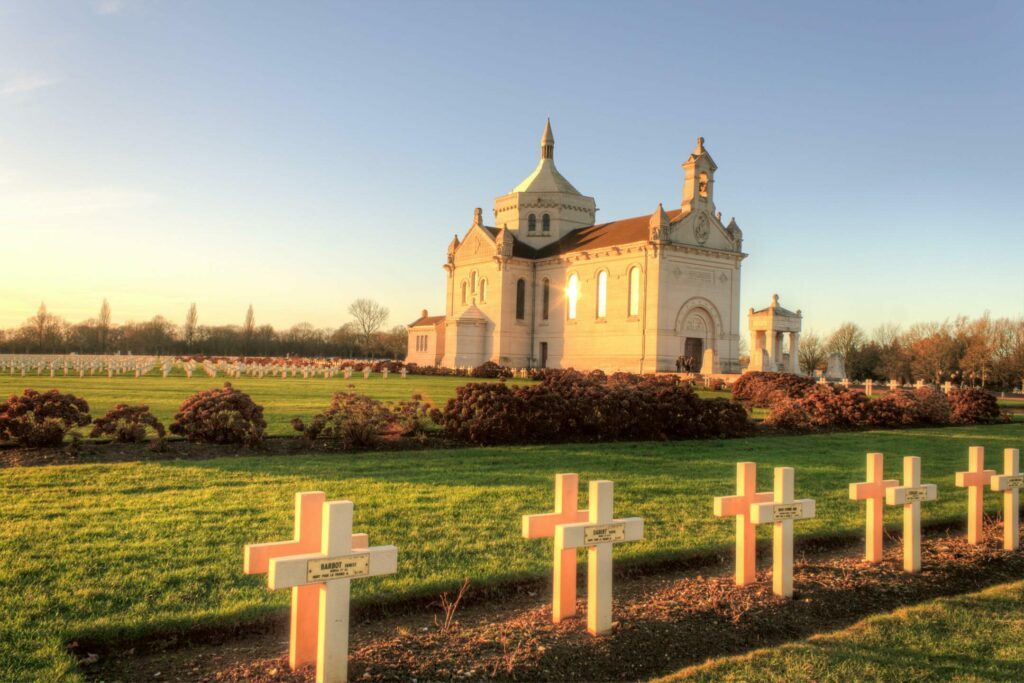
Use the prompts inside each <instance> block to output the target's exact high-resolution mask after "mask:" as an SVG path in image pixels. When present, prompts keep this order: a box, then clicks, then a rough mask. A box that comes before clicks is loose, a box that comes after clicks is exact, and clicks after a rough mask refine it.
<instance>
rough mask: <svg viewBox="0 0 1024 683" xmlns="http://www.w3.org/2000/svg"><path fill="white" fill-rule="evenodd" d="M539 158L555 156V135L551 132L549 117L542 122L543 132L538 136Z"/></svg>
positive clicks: (552, 157)
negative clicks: (544, 122)
mask: <svg viewBox="0 0 1024 683" xmlns="http://www.w3.org/2000/svg"><path fill="white" fill-rule="evenodd" d="M540 158H541V159H554V158H555V135H554V133H552V132H551V118H550V117H548V121H547V123H546V124H544V134H543V135H542V136H540Z"/></svg>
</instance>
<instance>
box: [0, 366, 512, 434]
mask: <svg viewBox="0 0 1024 683" xmlns="http://www.w3.org/2000/svg"><path fill="white" fill-rule="evenodd" d="M469 381H474V382H482V381H484V382H485V381H492V380H469V379H467V378H465V377H425V376H422V375H409V376H408V377H406V378H405V379H402V378H401V377H399V376H398V375H397V374H394V373H392V375H391V376H390V377H388V378H387V380H384V379H382V378H381V376H380V375H379V374H374V375H370V377H369V379H363V375H362V373H352V377H351V378H350V379H345V378H344V377H342V376H340V375H339V376H338V377H333V378H330V379H324V378H323V377H318V378H310V379H303V378H302V377H288V378H287V379H280V378H276V379H275V378H272V377H264V378H263V379H259V378H253V377H240V378H238V379H234V378H229V377H224V376H223V375H218V376H217V377H207V376H206V375H205V374H203V373H202V372H196V373H194V374H193V375H192V379H188V378H186V377H185V375H184V374H181V372H180V371H177V373H176V374H172V375H171V376H169V377H168V378H167V379H164V378H163V377H161V376H160V375H159V374H149V375H146V376H145V377H140V378H138V379H136V378H135V377H134V376H129V375H122V376H120V377H112V378H110V379H108V378H107V377H106V376H105V375H104V376H102V377H99V376H95V377H89V376H86V377H78V376H67V377H64V376H63V375H61V374H59V373H58V374H57V376H55V377H50V376H49V375H48V374H44V375H35V374H32V373H29V374H26V375H25V376H24V377H21V376H20V375H10V374H0V398H5V397H7V396H9V395H11V394H20V393H21V392H22V391H23V390H24V389H25V388H26V387H29V388H32V389H36V390H39V391H46V390H48V389H59V390H60V391H67V392H71V393H73V394H75V395H76V396H79V397H81V398H84V399H85V400H86V401H88V402H89V409H90V411H91V412H92V415H93V417H99V416H101V415H103V414H104V413H106V412H107V410H109V409H110V408H113V407H114V406H115V405H116V404H118V403H130V404H140V403H141V404H145V405H148V406H149V408H150V410H151V411H152V412H153V414H154V415H156V416H157V417H158V418H160V420H161V421H162V422H164V424H165V425H166V424H170V422H171V419H172V418H173V417H174V413H175V412H177V410H178V406H180V405H181V402H182V401H184V400H185V399H186V398H188V397H189V396H191V395H192V394H194V393H196V392H198V391H205V390H207V389H216V388H219V387H222V386H224V382H231V384H232V386H234V387H235V388H236V389H240V390H241V391H244V392H246V393H248V394H249V395H250V396H252V398H253V400H254V401H256V403H258V404H260V405H262V406H263V416H264V418H265V419H266V420H267V433H268V434H273V435H294V434H295V430H294V429H292V426H291V424H290V422H291V419H292V418H293V417H309V416H311V415H315V414H316V413H318V412H322V411H323V410H324V409H325V408H326V407H327V406H328V404H329V403H330V402H331V396H332V395H333V394H334V393H335V392H337V391H348V390H349V385H352V387H353V390H354V391H358V392H360V393H363V394H367V395H369V396H372V397H373V398H376V399H380V400H382V401H401V400H405V399H408V398H409V397H410V396H412V395H413V394H415V393H419V394H422V395H423V398H424V399H426V400H427V401H429V402H430V403H433V404H434V405H443V404H444V403H445V402H446V401H447V400H448V399H449V398H451V397H452V396H454V395H455V389H456V387H459V386H461V385H463V384H465V383H466V382H469ZM510 381H512V382H524V381H526V380H510Z"/></svg>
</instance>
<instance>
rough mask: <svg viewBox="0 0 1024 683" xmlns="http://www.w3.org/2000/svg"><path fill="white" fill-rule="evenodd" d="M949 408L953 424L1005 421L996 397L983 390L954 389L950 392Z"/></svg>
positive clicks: (969, 388)
mask: <svg viewBox="0 0 1024 683" xmlns="http://www.w3.org/2000/svg"><path fill="white" fill-rule="evenodd" d="M949 408H950V422H952V423H953V424H961V425H963V424H979V423H990V422H1001V421H1003V420H1004V419H1005V418H1004V417H1003V415H1002V413H1001V412H1000V411H999V404H998V403H996V397H995V396H993V395H992V394H990V393H988V392H987V391H984V390H983V389H974V388H971V387H961V388H958V389H953V390H952V391H951V392H949Z"/></svg>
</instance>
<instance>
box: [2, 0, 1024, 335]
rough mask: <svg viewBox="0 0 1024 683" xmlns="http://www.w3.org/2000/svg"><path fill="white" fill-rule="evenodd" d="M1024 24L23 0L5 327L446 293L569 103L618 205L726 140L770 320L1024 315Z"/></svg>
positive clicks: (403, 312) (685, 8)
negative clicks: (476, 225) (460, 244)
mask: <svg viewBox="0 0 1024 683" xmlns="http://www.w3.org/2000/svg"><path fill="white" fill-rule="evenodd" d="M1022 41H1024V3H1020V2H1001V3H989V2H978V3H963V2H958V3H934V2H920V3H894V2H884V3H877V4H876V3H866V2H858V3H818V2H809V3H794V4H788V3H786V4H777V3H763V2H757V3H718V2H699V3H689V4H684V3H626V2H621V3H598V2H554V3H540V2H536V3H534V2H516V3H511V2H507V3H482V2H450V3H440V2H415V3H413V2H410V3H392V2H362V3H354V4H342V3H311V2H279V3H274V2H258V3H253V2H232V3H229V2H212V1H211V2H157V1H151V2H147V1H145V0H120V1H118V0H107V1H105V2H81V3H74V2H18V3H3V4H0V263H2V264H3V267H2V276H0V326H11V325H15V324H17V323H19V322H21V321H22V320H23V319H25V318H26V317H28V316H29V315H30V314H31V313H32V312H33V311H34V309H35V308H36V306H38V303H39V301H40V300H45V301H46V303H47V305H48V306H49V308H50V310H51V311H52V312H54V313H57V314H60V315H63V316H65V317H68V318H70V319H73V320H76V319H81V318H85V317H88V316H90V315H94V314H95V312H96V310H97V309H98V308H99V304H100V301H101V299H102V298H103V297H107V298H108V299H109V300H110V302H111V306H112V308H113V312H114V318H115V320H118V321H123V320H125V319H143V318H148V317H151V316H152V315H154V314H156V313H160V314H163V315H165V316H167V317H169V318H171V319H173V320H175V321H176V322H180V321H181V319H182V318H183V317H184V314H185V310H186V308H187V306H188V303H189V302H191V301H197V302H198V305H199V314H200V320H201V322H205V323H221V322H241V320H242V318H243V316H244V312H245V308H246V306H247V305H248V304H249V302H252V303H253V304H254V306H255V310H256V316H257V320H258V322H270V323H273V324H274V325H277V326H286V325H290V324H292V323H296V322H300V321H304V320H305V321H309V322H312V323H314V324H316V325H324V326H335V325H338V324H340V323H341V322H344V321H345V320H346V319H347V314H346V312H345V310H346V308H347V306H348V303H349V302H350V301H351V300H352V299H354V298H356V297H359V296H370V297H373V298H376V299H378V300H379V301H381V302H382V303H384V304H386V305H387V306H389V307H390V308H391V310H392V318H391V323H392V324H398V323H404V322H408V321H409V320H411V319H413V318H414V317H416V315H418V312H419V310H420V309H421V308H424V307H426V308H429V309H431V310H432V311H439V310H441V308H442V301H443V284H444V274H443V271H442V269H441V264H442V262H443V260H444V254H445V247H446V245H447V243H448V241H449V240H450V239H451V236H452V234H453V233H455V232H459V233H460V234H461V233H463V232H464V231H465V229H466V228H467V227H468V226H469V224H470V223H471V218H472V210H473V207H475V206H482V207H484V209H485V216H489V215H490V209H491V206H492V202H493V200H494V197H495V196H497V195H500V194H503V193H505V192H507V191H509V190H510V189H511V188H512V187H513V186H514V185H515V184H516V183H518V182H519V181H520V180H521V179H522V178H523V177H525V176H526V175H527V174H528V173H529V172H530V171H531V170H532V169H533V166H534V165H535V162H536V157H537V148H538V139H539V136H540V133H541V129H542V126H543V122H544V118H545V117H546V116H550V117H551V119H552V124H553V126H554V132H555V137H556V139H557V147H556V152H555V154H556V160H557V162H558V165H559V168H560V170H561V171H562V172H563V173H564V174H565V175H566V177H568V178H569V179H570V180H571V181H572V182H573V183H574V184H575V185H576V187H577V188H579V189H580V190H581V191H582V192H584V193H586V194H590V195H593V196H595V197H596V199H597V203H598V206H599V207H600V213H599V214H598V216H599V219H600V220H611V219H614V218H622V217H628V216H634V215H638V214H643V213H649V212H650V211H652V210H653V209H654V207H655V206H657V203H658V202H659V201H660V202H664V204H665V206H666V208H668V207H672V206H676V205H678V203H679V201H680V193H681V185H682V172H681V169H680V167H679V165H680V164H681V163H682V162H683V161H684V160H685V159H686V156H687V155H688V154H689V152H690V150H691V149H692V148H693V145H694V139H695V138H696V137H697V135H703V136H704V137H705V138H706V139H707V148H708V149H709V151H710V152H711V153H712V154H713V155H714V158H715V160H716V161H717V162H718V165H719V170H718V174H717V176H716V181H717V182H716V184H715V191H716V201H717V204H718V207H719V209H721V210H722V212H723V214H724V217H725V219H726V220H728V218H729V217H730V216H736V219H737V221H738V222H739V224H740V226H741V227H742V228H743V230H744V234H745V238H746V241H745V250H746V251H747V252H749V254H750V257H749V258H748V259H747V260H746V261H745V263H744V266H743V300H742V307H743V310H744V311H745V310H746V308H747V307H749V306H755V307H761V306H763V305H766V304H767V303H768V302H769V299H770V296H771V294H772V293H773V292H778V293H779V294H780V296H781V297H782V303H783V304H784V305H786V306H787V307H792V308H801V309H803V311H804V314H805V329H806V328H814V329H817V330H827V329H829V328H831V327H833V326H835V325H836V324H838V323H839V322H841V321H842V320H847V319H851V320H855V321H857V322H859V323H861V324H863V325H865V326H866V327H868V328H870V327H873V326H875V325H877V324H878V323H880V322H883V321H889V320H891V321H897V322H901V323H904V324H907V323H910V322H914V321H919V320H928V319H942V318H946V317H950V316H953V315H956V314H961V313H962V314H969V315H976V314H980V313H982V312H983V311H985V310H990V311H991V312H992V314H993V315H1008V316H1019V315H1021V314H1022V313H1024V208H1022V197H1024V171H1022V170H1021V169H1022V163H1024V47H1022ZM743 325H744V326H745V321H744V322H743Z"/></svg>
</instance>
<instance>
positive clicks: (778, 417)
mask: <svg viewBox="0 0 1024 683" xmlns="http://www.w3.org/2000/svg"><path fill="white" fill-rule="evenodd" d="M867 403H868V398H867V397H866V396H865V395H864V394H862V393H860V392H854V391H850V390H848V389H836V388H834V387H831V386H828V385H824V384H817V385H815V386H814V387H813V388H812V389H811V390H810V391H808V392H807V393H806V394H804V395H803V396H800V397H789V396H785V395H784V394H782V393H781V392H780V393H777V394H776V395H775V398H774V400H773V401H772V404H771V406H770V407H771V412H770V413H769V414H768V416H767V417H766V418H765V421H764V422H765V424H766V425H769V426H773V427H779V428H781V429H856V428H859V427H864V426H866V425H867V424H868V422H867V415H868V408H867Z"/></svg>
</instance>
